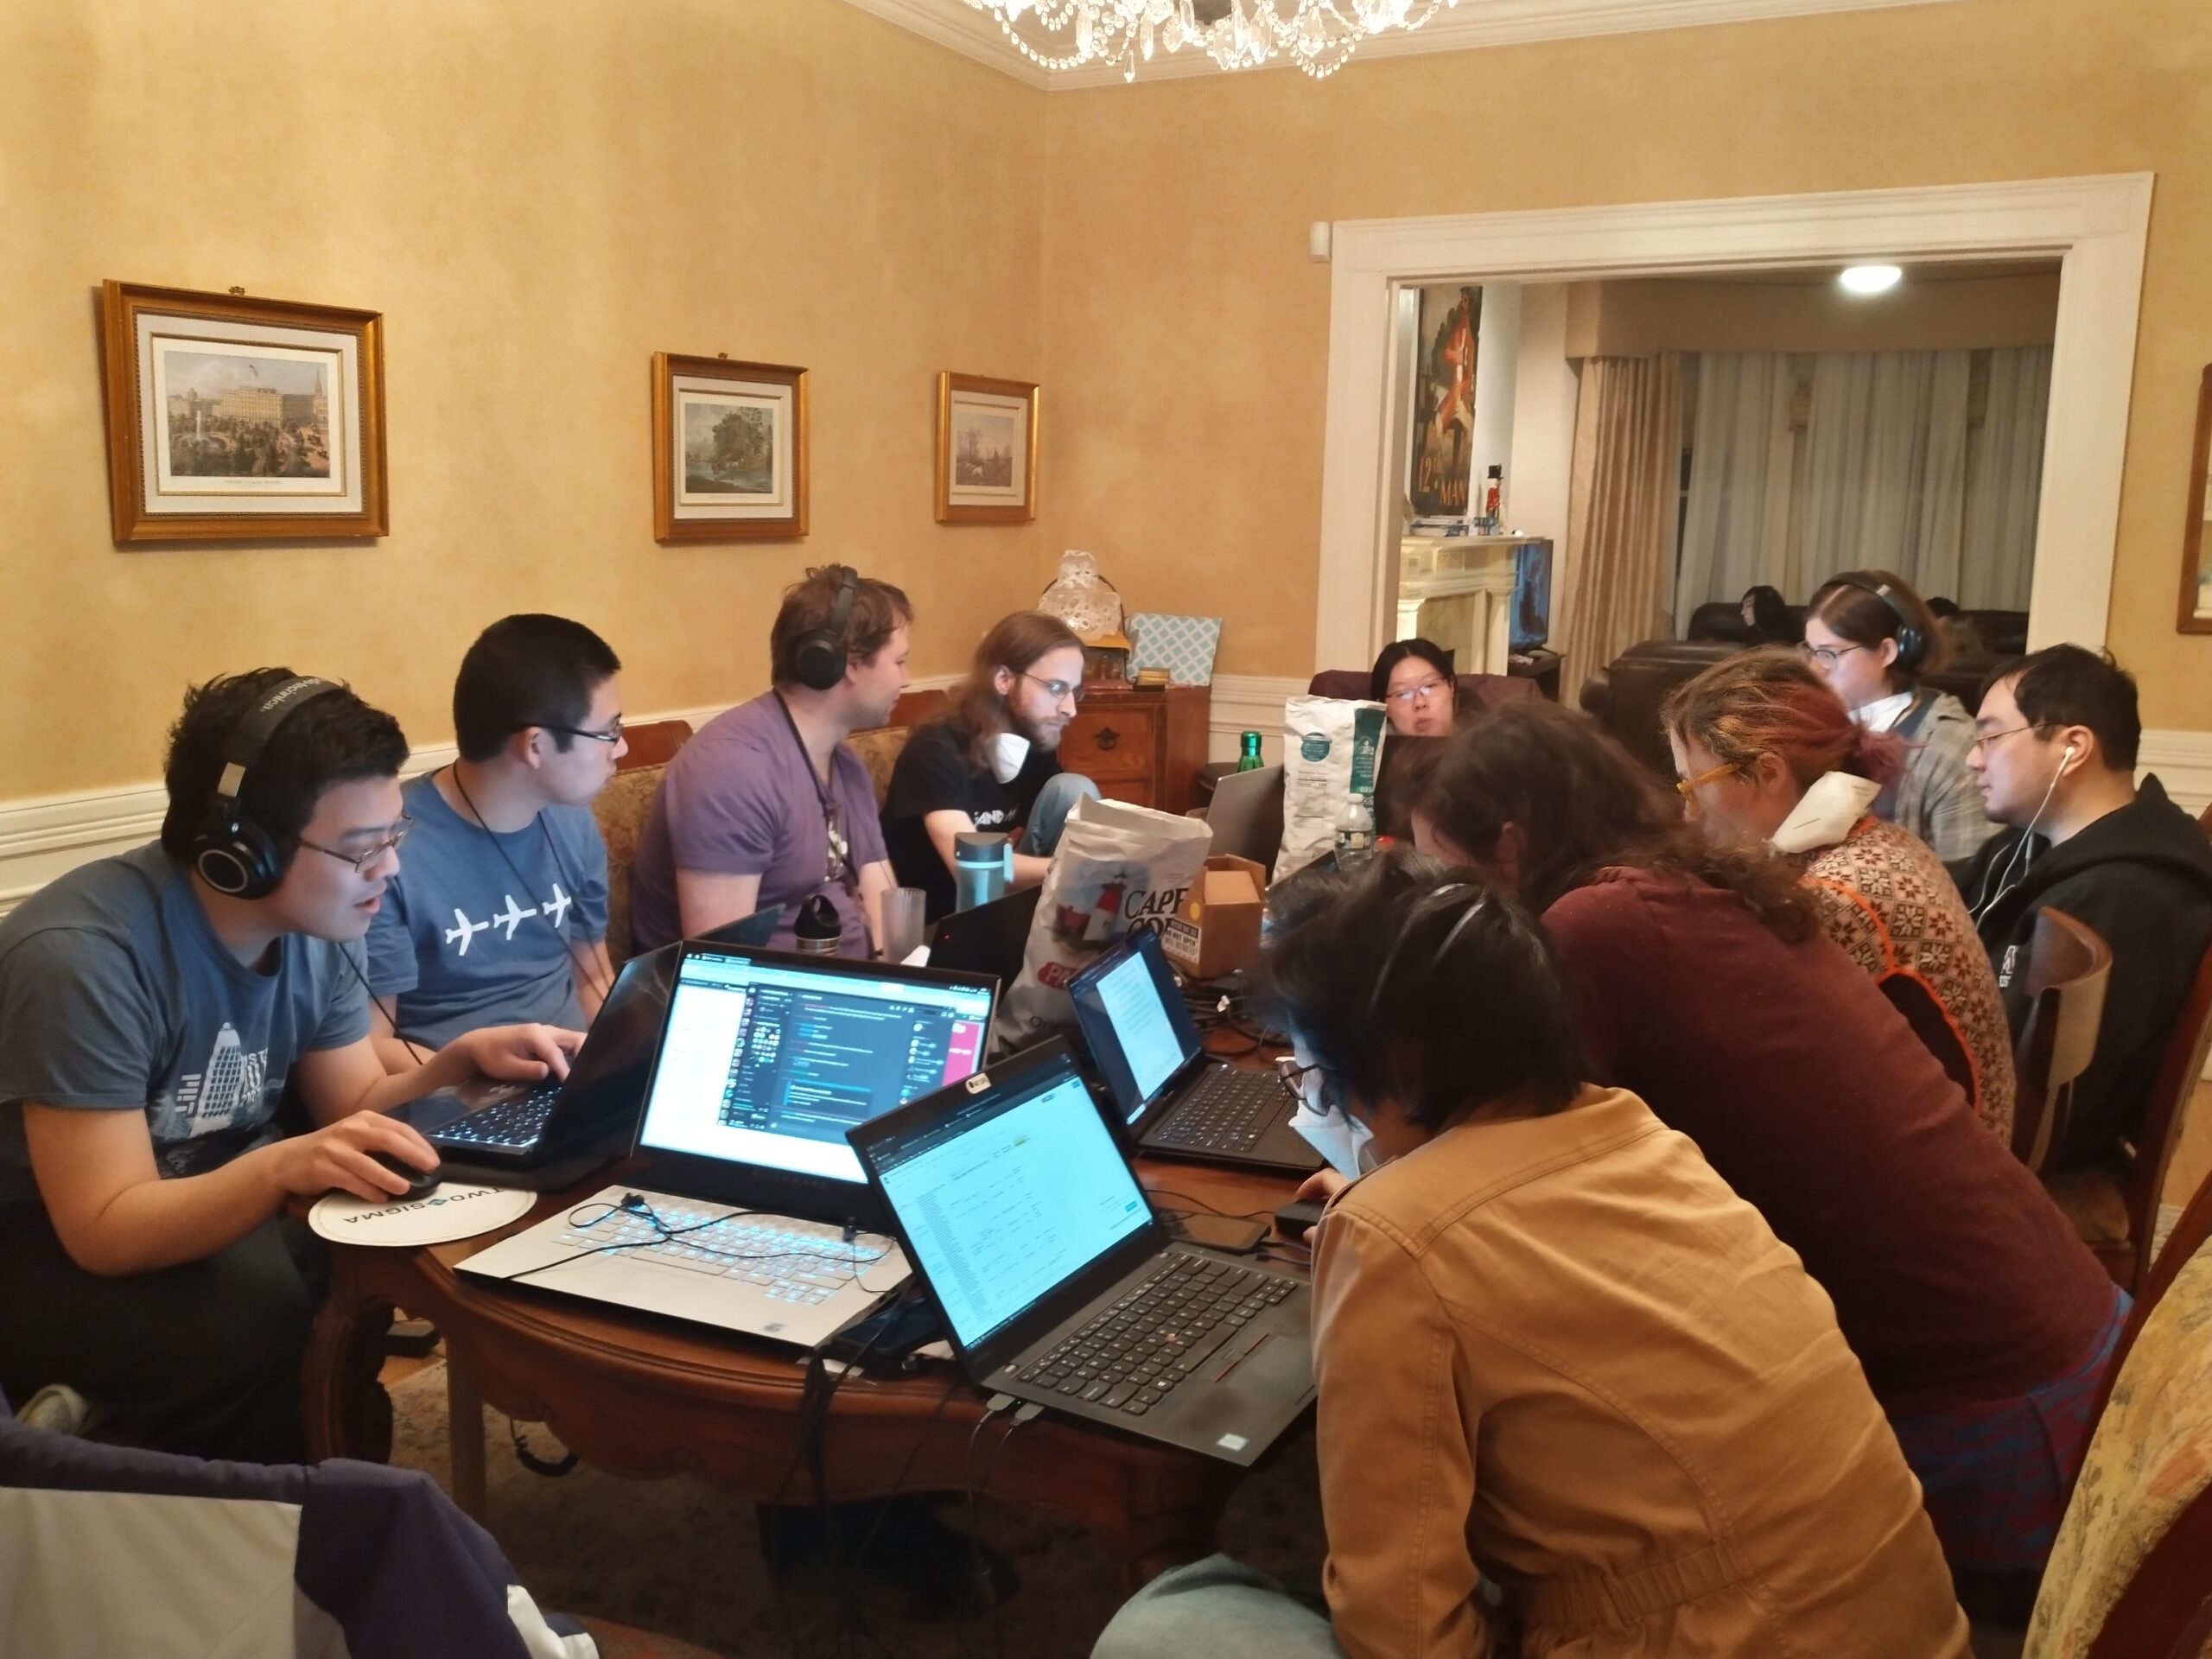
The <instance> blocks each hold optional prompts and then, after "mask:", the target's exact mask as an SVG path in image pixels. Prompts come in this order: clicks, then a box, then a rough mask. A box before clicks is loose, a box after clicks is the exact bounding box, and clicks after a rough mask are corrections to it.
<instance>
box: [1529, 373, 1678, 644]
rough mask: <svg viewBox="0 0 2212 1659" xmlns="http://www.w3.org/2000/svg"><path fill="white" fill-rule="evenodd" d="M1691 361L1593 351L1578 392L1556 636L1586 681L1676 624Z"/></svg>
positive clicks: (1575, 406)
mask: <svg viewBox="0 0 2212 1659" xmlns="http://www.w3.org/2000/svg"><path fill="white" fill-rule="evenodd" d="M1681 365H1682V360H1681V356H1680V355H1679V354H1678V353H1673V352H1665V353H1661V354H1660V355H1658V356H1657V357H1641V358H1619V357H1593V358H1590V359H1586V360H1585V361H1584V363H1583V365H1582V376H1581V384H1580V386H1579V388H1578V389H1577V391H1576V393H1575V399H1574V461H1573V469H1572V474H1571V476H1570V478H1569V480H1568V486H1567V547H1566V550H1565V556H1564V558H1563V559H1562V560H1561V562H1560V576H1559V615H1560V620H1561V624H1562V626H1560V630H1559V632H1558V637H1557V639H1556V641H1555V644H1556V645H1557V648H1558V650H1559V653H1560V658H1562V659H1563V666H1562V668H1561V670H1560V671H1561V673H1562V674H1563V675H1565V676H1567V678H1565V679H1563V680H1562V681H1561V683H1562V684H1567V685H1580V683H1582V681H1583V680H1584V679H1585V678H1586V677H1588V676H1589V675H1590V674H1591V673H1592V672H1593V671H1596V670H1597V669H1599V668H1602V667H1604V666H1605V664H1607V663H1610V662H1611V661H1612V660H1613V658H1616V657H1618V655H1620V653H1621V652H1624V651H1625V650H1627V649H1628V647H1629V646H1630V645H1634V644H1635V643H1636V642H1637V640H1639V639H1658V638H1661V637H1662V636H1663V635H1664V634H1665V632H1666V629H1667V601H1668V600H1669V597H1671V592H1672V589H1671V584H1670V582H1669V576H1670V575H1671V574H1672V572H1673V570H1674V565H1675V503H1676V501H1677V500H1678V499H1680V495H1679V492H1680V489H1681V485H1680V482H1679V480H1680V479H1681V465H1682V367H1681Z"/></svg>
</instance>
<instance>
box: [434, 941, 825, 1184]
mask: <svg viewBox="0 0 2212 1659" xmlns="http://www.w3.org/2000/svg"><path fill="white" fill-rule="evenodd" d="M783 914H784V907H783V906H781V905H774V906H770V907H769V908H768V909H766V910H763V911H755V912H753V914H752V915H750V916H745V917H741V918H739V919H738V920H736V921H734V922H731V923H728V925H725V926H722V927H720V928H717V929H716V930H715V931H714V932H713V933H711V934H709V935H708V936H707V937H708V938H723V939H727V940H728V941H729V942H732V943H737V944H766V943H767V942H768V939H769V938H770V936H771V935H772V934H773V933H774V932H775V931H776V924H777V923H778V922H779V921H780V920H782V919H783ZM675 963H676V947H675V946H674V945H664V946H662V947H661V948H660V949H659V950H648V951H646V952H645V953H644V954H643V955H641V956H636V957H631V958H630V960H629V961H627V962H626V963H623V964H622V967H621V969H620V971H619V972H618V973H616V975H615V976H614V983H613V986H611V987H610V988H608V990H607V1000H606V1001H604V1002H602V1003H601V1005H600V1009H599V1014H598V1015H597V1017H595V1018H594V1020H592V1022H591V1026H590V1028H589V1029H588V1030H587V1031H586V1032H585V1033H584V1040H583V1046H582V1048H580V1049H578V1050H577V1051H576V1055H575V1058H574V1059H572V1060H571V1061H569V1075H568V1076H567V1077H565V1078H561V1079H557V1080H556V1081H554V1082H550V1083H538V1084H528V1083H512V1082H508V1083H502V1082H499V1081H496V1080H495V1079H493V1078H491V1077H475V1078H472V1079H470V1080H469V1081H468V1082H467V1083H464V1084H461V1085H459V1086H458V1087H456V1088H453V1089H441V1090H437V1091H435V1093H432V1094H428V1095H424V1096H421V1097H420V1098H419V1099H416V1100H412V1101H410V1102H408V1103H406V1104H405V1105H404V1106H400V1107H397V1108H396V1109H394V1110H393V1112H392V1114H391V1115H392V1116H394V1117H396V1118H398V1119H399V1120H400V1121H401V1122H405V1123H410V1124H412V1125H413V1126H414V1127H415V1128H416V1131H417V1132H418V1133H420V1134H421V1135H422V1136H423V1139H424V1140H426V1141H429V1143H430V1144H431V1145H432V1146H434V1147H436V1148H437V1149H438V1154H439V1156H440V1158H441V1159H442V1160H452V1161H454V1162H458V1163H463V1164H480V1165H486V1166H492V1167H494V1168H505V1169H518V1170H521V1169H536V1168H538V1167H540V1166H543V1165H545V1164H548V1163H551V1162H553V1161H554V1160H556V1159H559V1158H561V1157H563V1156H564V1155H566V1154H569V1153H571V1152H575V1151H578V1150H580V1149H582V1148H585V1147H593V1146H595V1145H598V1144H599V1143H601V1142H602V1141H604V1142H607V1143H610V1149H613V1145H612V1143H616V1142H619V1143H620V1145H622V1146H627V1145H628V1144H629V1140H630V1134H631V1130H632V1127H633V1126H634V1125H635V1123H636V1122H637V1115H638V1106H639V1102H641V1101H642V1100H644V1098H645V1079H646V1077H647V1076H648V1074H649V1073H650V1072H651V1071H652V1060H653V1050H654V1046H655V1045H656V1044H657V1043H658V1040H659V1038H660V1020H661V1014H662V1012H663V1011H664V1009H665V1008H666V1007H667V1005H668V990H669V983H670V977H671V973H672V971H673V969H674V966H675Z"/></svg>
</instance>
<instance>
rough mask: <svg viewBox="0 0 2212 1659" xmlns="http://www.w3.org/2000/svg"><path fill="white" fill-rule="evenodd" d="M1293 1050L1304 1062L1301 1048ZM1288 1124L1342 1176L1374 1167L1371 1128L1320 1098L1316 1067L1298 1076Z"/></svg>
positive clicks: (1350, 1176) (1353, 1177) (1352, 1177)
mask: <svg viewBox="0 0 2212 1659" xmlns="http://www.w3.org/2000/svg"><path fill="white" fill-rule="evenodd" d="M1297 1053H1298V1059H1299V1063H1300V1065H1304V1064H1305V1063H1306V1059H1307V1056H1306V1053H1305V1052H1304V1051H1303V1050H1299V1051H1297ZM1290 1127H1291V1128H1294V1129H1296V1130H1297V1131H1298V1132H1299V1134H1300V1135H1303V1136H1304V1137H1305V1138H1306V1145H1308V1146H1310V1147H1313V1150H1314V1151H1316V1152H1318V1153H1319V1154H1321V1156H1322V1157H1324V1158H1325V1159H1327V1160H1328V1162H1329V1167H1330V1168H1332V1169H1333V1170H1335V1171H1336V1172H1337V1173H1338V1174H1339V1175H1341V1176H1343V1177H1344V1179H1346V1180H1351V1181H1356V1180H1357V1179H1359V1178H1360V1177H1361V1176H1363V1175H1364V1174H1365V1173H1367V1172H1368V1171H1369V1170H1370V1169H1372V1168H1374V1167H1375V1131H1374V1130H1372V1129H1370V1128H1368V1127H1367V1125H1366V1124H1364V1123H1363V1122H1360V1121H1359V1120H1358V1119H1357V1117H1354V1116H1352V1115H1351V1112H1350V1111H1349V1110H1348V1109H1344V1108H1342V1107H1332V1106H1330V1105H1328V1104H1326V1103H1325V1102H1324V1101H1323V1099H1322V1097H1321V1074H1320V1073H1319V1071H1308V1072H1306V1074H1305V1075H1304V1076H1302V1077H1300V1078H1299V1080H1298V1109H1297V1110H1296V1111H1295V1112H1294V1113H1292V1114H1291V1118H1290Z"/></svg>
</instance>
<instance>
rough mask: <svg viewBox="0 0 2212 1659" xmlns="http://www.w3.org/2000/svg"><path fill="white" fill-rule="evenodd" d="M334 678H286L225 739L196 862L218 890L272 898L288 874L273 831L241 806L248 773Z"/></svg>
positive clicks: (195, 853)
mask: <svg viewBox="0 0 2212 1659" xmlns="http://www.w3.org/2000/svg"><path fill="white" fill-rule="evenodd" d="M339 689H340V688H339V686H338V685H337V684H336V683H334V682H333V681H330V680H318V679H314V678H310V677H305V676H302V677H295V678H292V679H289V680H285V681H283V682H282V683H279V684H278V685H277V686H276V687H275V688H274V689H272V690H270V693H269V694H268V695H267V696H264V697H263V698H262V700H261V701H260V702H257V703H256V704H255V705H254V706H253V708H252V709H251V711H249V712H248V713H247V715H245V718H244V719H242V720H240V721H238V724H237V725H236V726H235V727H233V728H232V729H231V734H230V736H229V737H228V738H226V739H225V740H224V742H223V770H222V773H221V776H220V777H219V779H217V781H216V785H215V792H214V793H213V795H212V796H210V797H209V798H208V801H207V822H206V823H203V824H201V825H200V833H199V834H198V835H196V836H194V837H193V838H192V868H194V869H195V870H197V871H199V872H200V880H203V881H205V882H206V883H207V885H208V886H209V887H213V888H214V889H215V891H216V892H218V893H228V894H229V895H230V896H231V897H232V898H233V899H266V898H267V897H268V896H269V895H270V893H274V892H275V891H276V890H277V883H278V882H279V881H281V880H283V879H284V855H283V849H280V848H279V847H278V846H277V842H276V841H275V839H274V838H273V837H271V836H270V833H269V832H268V831H267V830H266V829H263V828H262V827H261V826H260V825H259V824H257V823H255V822H254V821H253V820H252V819H251V818H249V817H246V815H245V812H244V811H243V810H240V808H239V806H238V794H239V791H242V790H243V789H244V788H245V777H246V773H247V772H251V770H252V769H253V767H254V766H255V764H256V763H257V761H259V760H260V759H261V752H262V751H263V750H264V749H265V748H267V747H269V740H270V738H272V737H274V736H275V735H276V734H277V728H278V727H279V726H282V725H283V723H284V722H285V721H287V720H289V718H291V715H292V711H293V710H294V709H298V708H300V707H302V705H304V704H306V703H308V702H313V701H314V700H315V698H317V697H320V696H323V695H324V694H325V693H327V692H331V691H335V690H339Z"/></svg>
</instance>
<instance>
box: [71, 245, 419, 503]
mask: <svg viewBox="0 0 2212 1659" xmlns="http://www.w3.org/2000/svg"><path fill="white" fill-rule="evenodd" d="M100 324H101V327H100V340H101V352H102V359H103V361H102V365H101V368H102V373H101V383H102V391H103V392H104V394H105V403H106V420H107V464H108V503H109V511H110V514H111V518H112V521H113V525H114V532H115V540H116V543H117V544H118V546H127V545H130V544H132V543H145V542H214V541H220V542H254V541H264V542H296V541H302V540H313V539H320V538H338V537H371V536H383V535H385V534H387V533H389V531H390V529H391V508H390V499H389V496H388V494H387V492H386V486H385V432H384V318H383V316H382V315H381V314H380V313H378V312H375V311H359V310H353V309H351V308H346V307H343V306H333V305H309V304H302V303H300V302H296V301H291V300H268V299H260V298H256V297H252V296H248V295H247V294H246V293H245V290H244V289H232V290H231V291H230V292H229V293H227V294H205V293H200V292H197V291H195V290H193V289H181V288H154V287H149V286H146V285H144V284H142V283H120V282H108V283H103V284H102V285H101V289H100Z"/></svg>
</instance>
